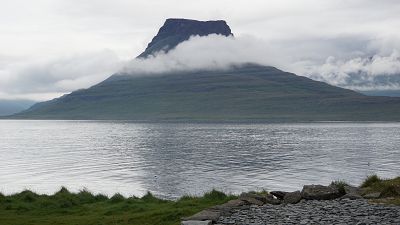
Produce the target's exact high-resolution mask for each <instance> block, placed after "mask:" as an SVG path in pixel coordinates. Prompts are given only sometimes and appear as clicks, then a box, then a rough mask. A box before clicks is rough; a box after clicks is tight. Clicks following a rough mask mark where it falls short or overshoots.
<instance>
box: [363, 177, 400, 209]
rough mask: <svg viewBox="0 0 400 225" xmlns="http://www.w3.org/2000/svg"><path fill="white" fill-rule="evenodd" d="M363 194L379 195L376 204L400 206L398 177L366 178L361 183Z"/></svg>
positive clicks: (399, 179)
mask: <svg viewBox="0 0 400 225" xmlns="http://www.w3.org/2000/svg"><path fill="white" fill-rule="evenodd" d="M361 187H362V188H363V192H364V193H366V194H367V193H380V198H379V199H377V200H374V202H378V203H386V204H395V205H400V177H396V178H393V179H382V178H380V177H378V176H377V175H372V176H369V177H367V179H366V180H365V181H364V182H363V183H362V185H361Z"/></svg>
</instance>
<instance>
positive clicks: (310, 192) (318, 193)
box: [301, 185, 341, 200]
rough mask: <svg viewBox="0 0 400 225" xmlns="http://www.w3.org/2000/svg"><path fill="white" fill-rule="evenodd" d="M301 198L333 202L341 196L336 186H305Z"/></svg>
mask: <svg viewBox="0 0 400 225" xmlns="http://www.w3.org/2000/svg"><path fill="white" fill-rule="evenodd" d="M301 196H302V197H303V198H304V199H307V200H332V199H335V198H339V197H340V196H341V194H340V192H339V189H338V188H337V187H335V186H323V185H304V187H303V190H302V191H301Z"/></svg>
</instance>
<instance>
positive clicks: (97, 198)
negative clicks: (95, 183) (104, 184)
mask: <svg viewBox="0 0 400 225" xmlns="http://www.w3.org/2000/svg"><path fill="white" fill-rule="evenodd" d="M94 198H95V199H96V201H98V202H101V201H106V200H108V197H107V196H106V195H103V194H97V195H96V196H94Z"/></svg>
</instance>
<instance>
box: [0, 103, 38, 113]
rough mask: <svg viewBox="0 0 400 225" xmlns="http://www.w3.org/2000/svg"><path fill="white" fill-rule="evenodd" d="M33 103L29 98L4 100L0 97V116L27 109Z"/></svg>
mask: <svg viewBox="0 0 400 225" xmlns="http://www.w3.org/2000/svg"><path fill="white" fill-rule="evenodd" d="M33 104H35V102H34V101H30V100H6V99H0V116H6V115H11V114H14V113H18V112H21V111H22V110H26V109H28V108H29V107H30V106H32V105H33Z"/></svg>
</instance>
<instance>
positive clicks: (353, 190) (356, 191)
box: [344, 185, 361, 195]
mask: <svg viewBox="0 0 400 225" xmlns="http://www.w3.org/2000/svg"><path fill="white" fill-rule="evenodd" d="M344 191H345V192H346V194H353V195H361V188H359V187H354V186H351V185H345V186H344Z"/></svg>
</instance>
